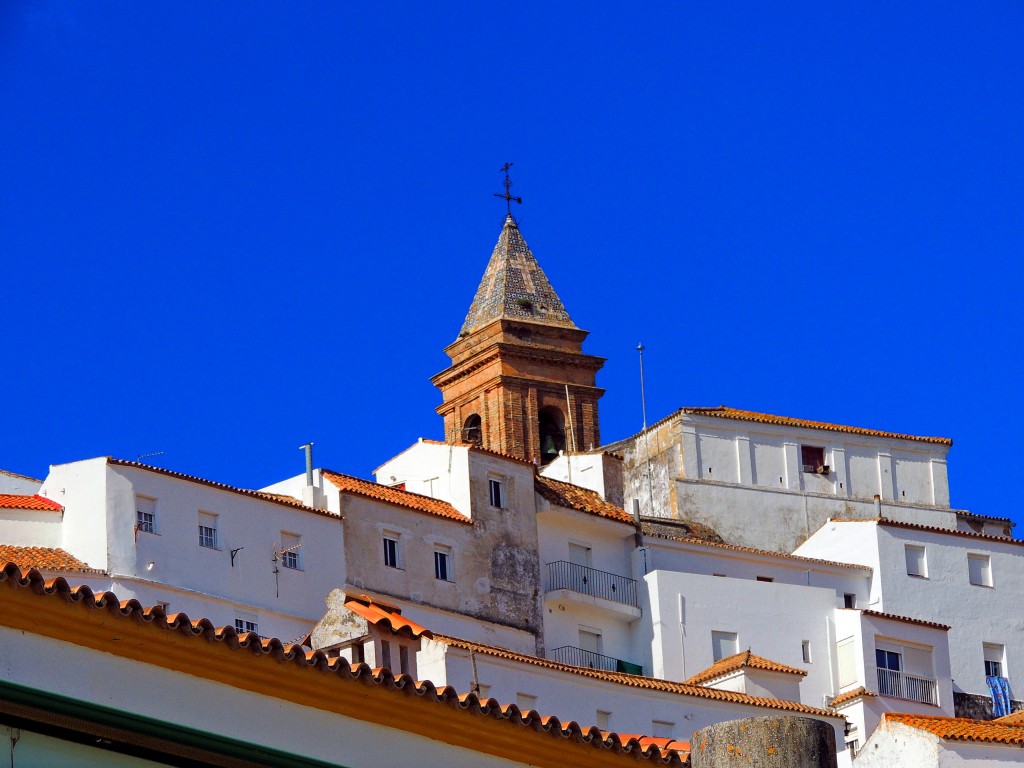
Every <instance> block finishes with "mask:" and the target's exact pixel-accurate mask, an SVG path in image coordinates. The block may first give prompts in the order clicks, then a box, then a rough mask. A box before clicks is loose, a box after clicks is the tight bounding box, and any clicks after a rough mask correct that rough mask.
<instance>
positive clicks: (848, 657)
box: [836, 637, 860, 688]
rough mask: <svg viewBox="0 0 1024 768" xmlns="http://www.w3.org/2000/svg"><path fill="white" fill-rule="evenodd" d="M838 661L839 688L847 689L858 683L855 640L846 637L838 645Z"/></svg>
mask: <svg viewBox="0 0 1024 768" xmlns="http://www.w3.org/2000/svg"><path fill="white" fill-rule="evenodd" d="M836 660H837V661H838V666H839V687H840V688H845V687H846V686H848V685H853V684H854V683H856V682H857V681H858V679H859V678H860V675H859V674H858V670H857V655H856V648H855V647H854V638H853V637H846V638H843V639H842V640H840V641H839V642H838V643H836Z"/></svg>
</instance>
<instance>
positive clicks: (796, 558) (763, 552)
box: [644, 533, 873, 572]
mask: <svg viewBox="0 0 1024 768" xmlns="http://www.w3.org/2000/svg"><path fill="white" fill-rule="evenodd" d="M644 536H647V537H650V538H654V539H665V540H668V541H677V542H679V543H680V544H688V545H691V546H696V547H705V548H707V549H721V550H725V551H728V552H741V553H744V554H750V555H757V556H758V557H770V558H774V559H776V560H791V561H793V562H795V563H801V564H814V565H823V566H827V567H829V568H841V569H844V570H855V571H868V572H870V571H871V570H873V569H872V568H871V566H870V565H860V564H858V563H840V562H838V561H836V560H821V559H819V558H816V557H803V556H801V555H787V554H786V553H784V552H772V551H770V550H767V549H754V548H753V547H741V546H740V545H738V544H725V543H719V542H716V541H707V540H705V539H695V538H691V537H683V536H669V535H667V534H664V533H644Z"/></svg>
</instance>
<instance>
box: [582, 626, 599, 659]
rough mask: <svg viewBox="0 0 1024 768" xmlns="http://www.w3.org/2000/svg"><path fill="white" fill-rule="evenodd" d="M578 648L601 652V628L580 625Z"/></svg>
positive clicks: (590, 651) (589, 651)
mask: <svg viewBox="0 0 1024 768" xmlns="http://www.w3.org/2000/svg"><path fill="white" fill-rule="evenodd" d="M579 633H580V634H579V637H580V641H579V642H580V648H581V649H582V650H584V651H587V652H588V653H598V654H599V653H601V630H599V629H595V628H594V627H580V628H579Z"/></svg>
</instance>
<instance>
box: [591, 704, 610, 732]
mask: <svg viewBox="0 0 1024 768" xmlns="http://www.w3.org/2000/svg"><path fill="white" fill-rule="evenodd" d="M611 720H612V713H611V712H609V711H607V710H604V709H599V710H597V714H596V715H595V717H594V725H596V726H597V727H598V728H599V729H601V730H602V731H608V730H611V729H610V727H609V725H608V724H609V723H610V722H611Z"/></svg>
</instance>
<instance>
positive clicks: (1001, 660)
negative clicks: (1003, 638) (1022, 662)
mask: <svg viewBox="0 0 1024 768" xmlns="http://www.w3.org/2000/svg"><path fill="white" fill-rule="evenodd" d="M983 648H984V651H985V677H1006V663H1005V659H1006V648H1005V646H1002V645H999V644H998V643H984V644H983Z"/></svg>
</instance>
